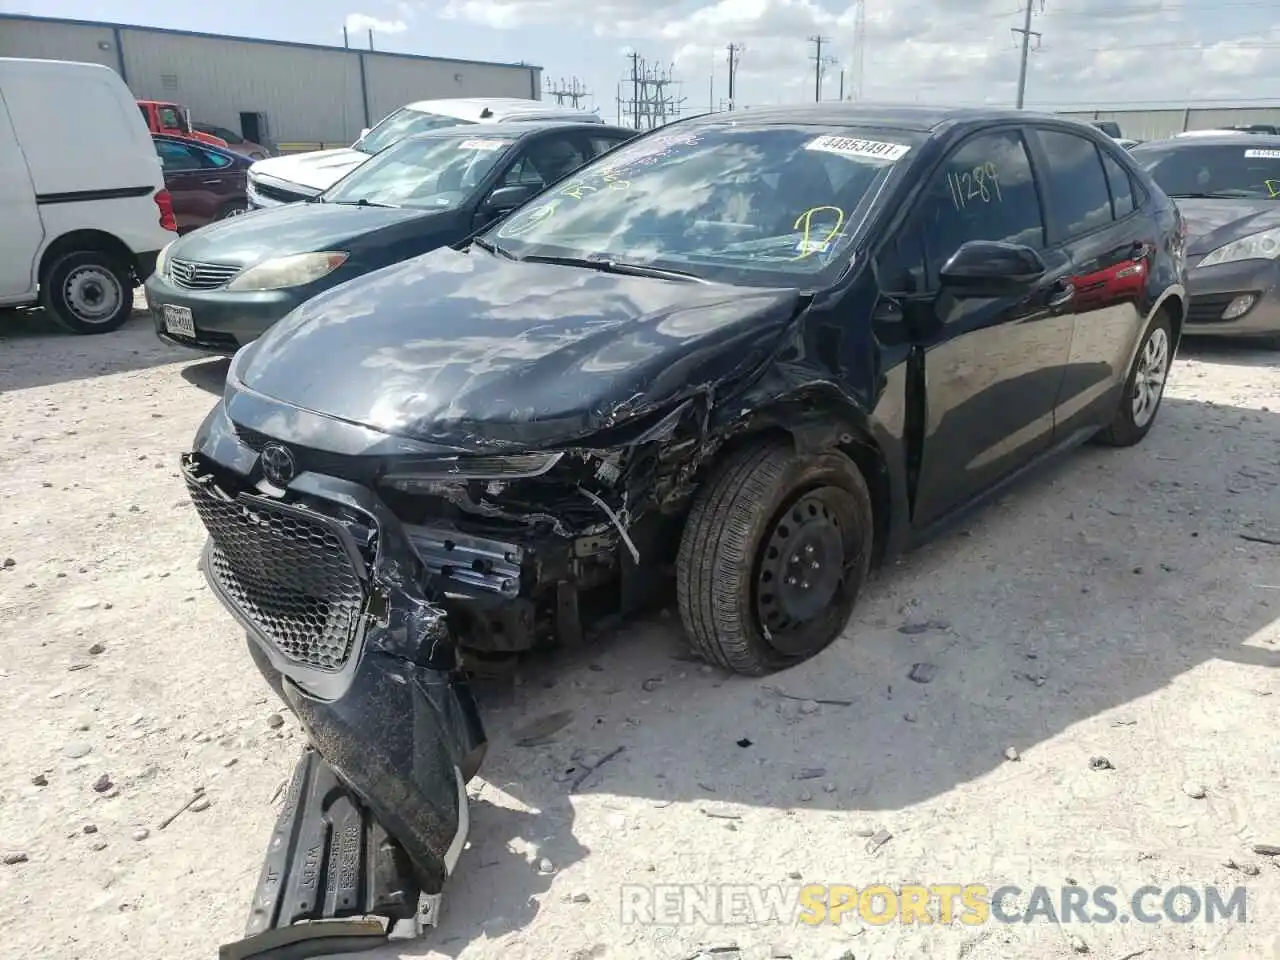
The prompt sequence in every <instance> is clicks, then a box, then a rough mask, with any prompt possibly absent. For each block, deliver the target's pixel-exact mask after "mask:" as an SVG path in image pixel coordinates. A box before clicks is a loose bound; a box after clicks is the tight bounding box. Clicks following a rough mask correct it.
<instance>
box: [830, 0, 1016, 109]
mask: <svg viewBox="0 0 1280 960" xmlns="http://www.w3.org/2000/svg"><path fill="white" fill-rule="evenodd" d="M1028 2H1030V0H1028ZM866 39H867V0H857V8H856V9H855V11H854V19H853V53H852V54H851V55H850V57H849V99H850V100H861V99H862V61H863V59H864V56H865V53H866Z"/></svg>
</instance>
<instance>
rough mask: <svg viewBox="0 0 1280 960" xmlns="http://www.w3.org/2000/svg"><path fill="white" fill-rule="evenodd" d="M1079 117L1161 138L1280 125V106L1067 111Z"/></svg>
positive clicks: (1141, 137) (1130, 133) (1141, 136)
mask: <svg viewBox="0 0 1280 960" xmlns="http://www.w3.org/2000/svg"><path fill="white" fill-rule="evenodd" d="M1063 112H1064V113H1066V114H1067V116H1070V117H1075V118H1076V119H1079V120H1086V121H1088V120H1114V121H1115V122H1116V123H1118V124H1119V125H1120V130H1121V131H1122V132H1123V133H1124V135H1125V136H1126V137H1134V138H1136V139H1138V140H1158V139H1160V138H1162V137H1171V136H1173V135H1174V134H1175V133H1182V131H1184V130H1212V129H1216V128H1219V127H1235V126H1242V125H1244V124H1249V123H1269V124H1272V125H1276V126H1280V106H1277V105H1271V106H1238V107H1233V106H1225V105H1224V106H1221V107H1178V108H1167V109H1162V110H1161V109H1156V110H1141V109H1136V110H1124V109H1111V110H1108V109H1100V110H1067V111H1063Z"/></svg>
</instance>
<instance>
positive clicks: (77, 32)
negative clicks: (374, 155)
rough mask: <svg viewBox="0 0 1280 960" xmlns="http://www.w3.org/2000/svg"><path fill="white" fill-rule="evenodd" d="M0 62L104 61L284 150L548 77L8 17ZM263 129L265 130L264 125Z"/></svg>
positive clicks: (531, 85) (538, 92)
mask: <svg viewBox="0 0 1280 960" xmlns="http://www.w3.org/2000/svg"><path fill="white" fill-rule="evenodd" d="M0 57H33V58H37V59H45V60H79V61H87V62H91V63H101V64H104V65H105V66H108V67H111V68H112V69H114V70H115V71H116V72H118V73H119V74H120V75H121V76H122V77H124V79H125V82H126V83H128V85H129V88H130V89H131V90H132V91H133V94H134V96H135V97H137V98H138V99H140V100H169V101H173V102H176V103H181V104H184V105H186V106H187V107H189V108H190V109H191V116H192V119H193V120H195V121H197V122H203V123H213V124H217V125H219V126H223V127H229V128H230V129H232V130H243V126H242V116H241V115H242V114H244V115H247V117H246V119H248V120H249V122H254V119H255V115H256V122H258V123H259V124H261V123H262V119H263V118H265V123H266V132H267V134H268V135H269V136H270V137H271V138H272V139H274V140H275V141H276V142H277V143H279V144H281V145H284V146H286V147H289V146H293V145H295V144H296V145H301V144H307V145H312V146H315V145H324V146H340V145H341V146H346V145H348V144H350V143H351V142H352V141H354V140H355V139H356V138H357V137H358V136H359V135H360V131H361V129H362V128H364V127H371V126H373V125H374V124H375V123H377V122H378V121H379V120H381V119H382V118H383V117H385V116H386V115H387V114H389V113H390V112H391V111H393V110H395V109H397V108H398V107H401V106H404V104H406V103H411V102H413V101H414V100H427V99H435V98H440V97H527V98H530V99H533V100H540V99H541V98H542V68H541V67H536V66H532V65H530V64H524V63H520V64H507V63H484V62H480V61H475V60H451V59H447V58H443V57H424V56H416V55H412V54H403V53H384V52H382V51H373V50H357V49H348V48H345V47H326V46H319V45H316V44H306V43H287V42H283V41H275V40H257V39H252V38H248V37H227V36H219V35H217V34H208V33H190V32H187V31H184V30H165V29H159V28H154V27H138V26H128V25H125V24H118V23H99V22H94V21H86V20H58V19H52V18H47V17H29V16H20V15H10V14H0ZM259 129H261V126H259Z"/></svg>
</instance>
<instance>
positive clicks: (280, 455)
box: [259, 443, 298, 487]
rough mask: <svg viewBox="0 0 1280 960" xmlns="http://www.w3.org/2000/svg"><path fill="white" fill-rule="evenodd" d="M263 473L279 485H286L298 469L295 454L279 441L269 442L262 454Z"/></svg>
mask: <svg viewBox="0 0 1280 960" xmlns="http://www.w3.org/2000/svg"><path fill="white" fill-rule="evenodd" d="M259 459H261V461H262V473H263V475H264V476H265V477H266V478H267V479H268V480H270V481H271V482H272V483H274V484H275V485H276V486H277V487H283V486H286V485H287V484H288V483H289V481H290V480H292V479H293V475H294V474H295V473H297V471H298V465H297V464H296V463H295V462H294V460H293V454H292V453H290V452H289V449H288V448H287V447H282V446H280V444H278V443H268V444H267V445H266V446H265V447H263V448H262V454H261V456H260V458H259Z"/></svg>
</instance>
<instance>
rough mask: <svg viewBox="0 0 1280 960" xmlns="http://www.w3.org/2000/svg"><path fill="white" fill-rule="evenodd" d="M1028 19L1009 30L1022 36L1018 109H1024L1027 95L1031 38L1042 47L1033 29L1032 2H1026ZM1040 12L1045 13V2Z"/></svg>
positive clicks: (1038, 34) (1038, 36)
mask: <svg viewBox="0 0 1280 960" xmlns="http://www.w3.org/2000/svg"><path fill="white" fill-rule="evenodd" d="M1026 4H1027V7H1026V10H1025V11H1023V12H1024V13H1025V14H1026V19H1025V20H1023V21H1022V26H1021V27H1010V28H1009V29H1010V30H1011V31H1012V32H1013V33H1015V34H1018V33H1020V34H1022V59H1021V61H1020V62H1019V65H1018V109H1019V110H1021V109H1022V104H1023V101H1024V100H1025V99H1026V95H1027V57H1028V56H1029V55H1030V53H1031V38H1032V37H1035V38H1036V47H1037V48H1038V47H1039V46H1040V37H1041V34H1040V33H1039V32H1038V31H1036V30H1032V29H1031V11H1032V7H1031V4H1032V0H1026ZM1040 10H1041V12H1043V11H1044V0H1040Z"/></svg>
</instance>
